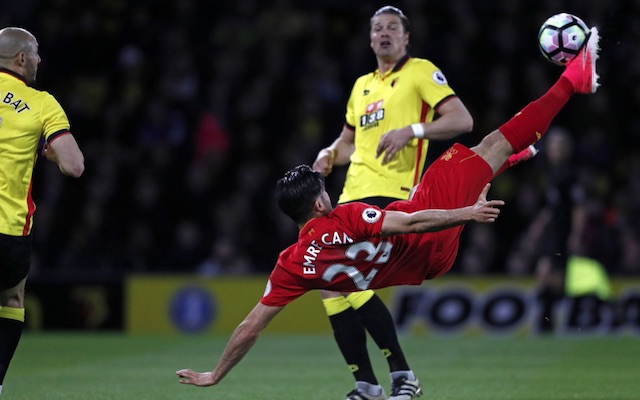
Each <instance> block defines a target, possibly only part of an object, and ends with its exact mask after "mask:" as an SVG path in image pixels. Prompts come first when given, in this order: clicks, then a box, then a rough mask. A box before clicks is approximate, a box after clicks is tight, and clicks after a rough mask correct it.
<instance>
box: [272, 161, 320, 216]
mask: <svg viewBox="0 0 640 400" xmlns="http://www.w3.org/2000/svg"><path fill="white" fill-rule="evenodd" d="M324 188H325V186H324V176H322V174H320V173H319V172H315V171H313V170H312V169H311V167H309V166H308V165H298V166H297V167H295V168H294V169H292V170H289V171H287V172H286V173H285V174H284V176H283V177H282V178H280V179H278V183H277V185H276V200H277V202H278V207H280V210H282V212H284V213H285V214H286V215H287V216H288V217H290V218H291V219H293V220H294V221H295V222H296V223H297V224H302V223H304V222H306V221H307V220H308V219H309V218H310V217H311V211H312V209H313V203H314V202H315V201H316V199H317V198H318V196H320V195H321V194H322V192H324Z"/></svg>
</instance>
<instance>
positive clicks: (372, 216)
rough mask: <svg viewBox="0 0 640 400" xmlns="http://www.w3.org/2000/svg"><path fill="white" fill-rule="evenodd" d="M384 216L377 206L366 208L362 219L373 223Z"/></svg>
mask: <svg viewBox="0 0 640 400" xmlns="http://www.w3.org/2000/svg"><path fill="white" fill-rule="evenodd" d="M381 216H382V212H381V211H380V210H377V209H375V208H366V209H365V210H364V211H363V212H362V220H363V221H364V222H366V223H369V224H373V223H374V222H376V221H377V220H379V219H380V217H381Z"/></svg>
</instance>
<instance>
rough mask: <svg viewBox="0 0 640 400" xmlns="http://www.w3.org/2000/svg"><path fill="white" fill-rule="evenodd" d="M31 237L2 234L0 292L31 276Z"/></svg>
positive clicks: (0, 244) (0, 237) (0, 240)
mask: <svg viewBox="0 0 640 400" xmlns="http://www.w3.org/2000/svg"><path fill="white" fill-rule="evenodd" d="M30 266H31V235H29V236H7V235H3V234H1V233H0V290H5V289H9V288H12V287H14V286H16V285H17V284H18V283H20V281H21V280H23V279H24V278H25V277H26V276H27V275H28V274H29V267H30Z"/></svg>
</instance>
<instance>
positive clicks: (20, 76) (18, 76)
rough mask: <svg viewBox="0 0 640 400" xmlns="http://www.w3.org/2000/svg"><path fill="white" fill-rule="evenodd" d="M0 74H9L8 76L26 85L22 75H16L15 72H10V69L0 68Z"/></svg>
mask: <svg viewBox="0 0 640 400" xmlns="http://www.w3.org/2000/svg"><path fill="white" fill-rule="evenodd" d="M0 72H4V73H5V74H9V75H11V76H13V77H14V78H18V79H20V80H21V81H22V82H24V83H27V82H26V81H25V80H24V78H23V77H22V75H20V74H16V73H15V72H13V71H11V70H10V69H6V68H0Z"/></svg>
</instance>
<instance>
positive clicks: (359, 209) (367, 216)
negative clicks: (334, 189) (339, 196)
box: [329, 201, 383, 224]
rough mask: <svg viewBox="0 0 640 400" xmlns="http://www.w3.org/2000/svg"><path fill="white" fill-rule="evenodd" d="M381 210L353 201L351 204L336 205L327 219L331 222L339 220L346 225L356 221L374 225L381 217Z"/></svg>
mask: <svg viewBox="0 0 640 400" xmlns="http://www.w3.org/2000/svg"><path fill="white" fill-rule="evenodd" d="M382 214H383V213H382V210H381V209H380V208H379V207H376V206H372V205H370V204H367V203H363V202H359V201H354V202H351V203H346V204H340V205H338V206H337V207H336V208H335V209H334V210H333V211H332V212H331V213H330V214H329V217H330V218H331V219H333V220H340V221H344V222H346V223H354V222H356V221H358V219H362V221H364V222H366V223H370V224H372V223H375V222H377V221H378V220H379V219H380V218H381V217H382Z"/></svg>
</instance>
